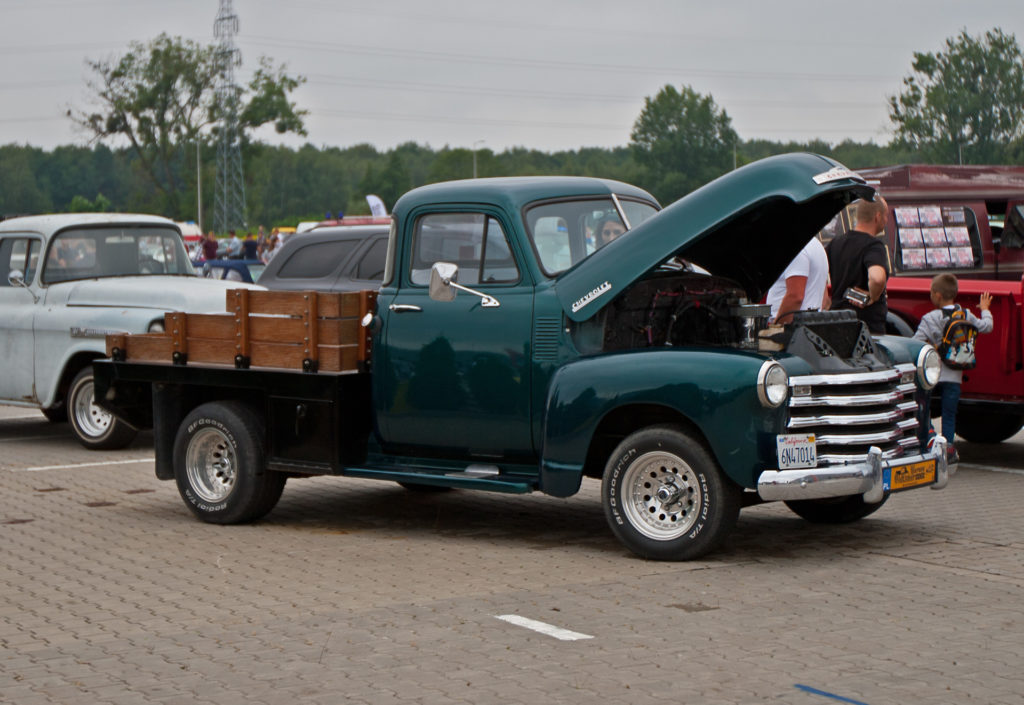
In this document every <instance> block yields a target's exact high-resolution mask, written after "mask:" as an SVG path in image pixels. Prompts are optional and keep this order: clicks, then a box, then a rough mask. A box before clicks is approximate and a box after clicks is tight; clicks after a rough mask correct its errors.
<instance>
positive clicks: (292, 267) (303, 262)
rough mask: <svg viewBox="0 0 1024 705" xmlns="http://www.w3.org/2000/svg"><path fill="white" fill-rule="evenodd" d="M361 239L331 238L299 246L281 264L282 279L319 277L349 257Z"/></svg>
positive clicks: (279, 273)
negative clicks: (326, 240)
mask: <svg viewBox="0 0 1024 705" xmlns="http://www.w3.org/2000/svg"><path fill="white" fill-rule="evenodd" d="M358 244H359V240H331V241H328V242H316V243H313V244H311V245H305V246H303V247H299V248H297V249H296V250H295V252H293V253H292V254H291V256H290V257H288V259H287V260H286V261H285V262H284V264H282V265H281V269H279V270H278V272H277V276H278V277H280V278H281V279H319V278H321V277H326V276H327V275H328V274H330V273H331V272H333V271H334V270H335V269H337V267H338V265H339V264H340V263H341V262H343V261H345V260H346V259H348V257H349V255H351V254H352V250H354V249H355V248H356V245H358Z"/></svg>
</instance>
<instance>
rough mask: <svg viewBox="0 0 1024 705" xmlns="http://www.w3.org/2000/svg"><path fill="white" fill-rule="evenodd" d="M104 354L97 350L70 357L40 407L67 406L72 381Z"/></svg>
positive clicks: (74, 354) (78, 352) (41, 400)
mask: <svg viewBox="0 0 1024 705" xmlns="http://www.w3.org/2000/svg"><path fill="white" fill-rule="evenodd" d="M102 357H103V354H102V353H100V352H97V351H95V350H78V351H76V352H74V353H72V354H71V356H70V357H68V359H67V361H66V362H65V363H64V365H63V367H62V368H61V372H60V375H58V377H57V384H56V385H54V387H53V389H51V390H50V393H49V394H48V395H47V398H45V399H40V400H39V402H40V406H42V407H43V408H46V409H49V408H51V407H54V406H58V405H60V404H65V403H66V402H67V398H68V389H69V388H70V387H71V380H73V379H74V378H75V375H77V374H78V373H79V372H81V371H82V368H84V367H87V366H88V365H91V364H92V362H93V360H98V359H100V358H102Z"/></svg>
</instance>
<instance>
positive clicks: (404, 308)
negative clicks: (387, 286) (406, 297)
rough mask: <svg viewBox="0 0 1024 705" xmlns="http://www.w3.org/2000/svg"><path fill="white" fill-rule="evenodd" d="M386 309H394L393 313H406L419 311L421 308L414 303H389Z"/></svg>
mask: <svg viewBox="0 0 1024 705" xmlns="http://www.w3.org/2000/svg"><path fill="white" fill-rule="evenodd" d="M388 310H389V311H394V312H395V313H407V312H413V311H416V312H419V311H422V310H423V309H422V308H420V307H419V306H416V305H415V304H391V305H390V306H388Z"/></svg>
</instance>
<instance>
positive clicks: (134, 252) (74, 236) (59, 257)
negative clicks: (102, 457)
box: [43, 225, 194, 284]
mask: <svg viewBox="0 0 1024 705" xmlns="http://www.w3.org/2000/svg"><path fill="white" fill-rule="evenodd" d="M153 274H187V275H193V274H194V272H193V270H192V264H191V263H190V262H189V261H188V257H187V255H186V254H185V245H184V243H183V242H182V240H181V235H179V234H178V232H177V231H175V230H171V229H168V228H160V227H143V226H138V225H126V226H107V227H103V228H83V229H71V230H65V231H63V232H61V233H59V234H58V235H57V236H56V237H54V238H53V240H51V241H50V249H49V251H48V253H47V255H46V262H45V265H44V267H43V282H45V283H47V284H54V283H57V282H65V281H71V280H74V279H93V278H96V277H123V276H146V275H153Z"/></svg>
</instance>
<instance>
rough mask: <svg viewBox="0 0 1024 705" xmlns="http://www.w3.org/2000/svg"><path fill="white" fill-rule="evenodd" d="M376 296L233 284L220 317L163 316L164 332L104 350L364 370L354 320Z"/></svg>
mask: <svg viewBox="0 0 1024 705" xmlns="http://www.w3.org/2000/svg"><path fill="white" fill-rule="evenodd" d="M376 298H377V292H375V291H358V292H330V293H328V292H315V291H257V290H249V289H232V290H230V291H228V292H227V293H226V301H225V312H224V313H223V314H200V313H182V312H171V313H167V314H165V316H164V332H162V333H146V334H141V335H128V334H114V335H108V336H107V355H108V356H109V357H111V358H112V359H114V360H116V361H119V362H124V361H129V362H162V363H168V364H175V365H191V364H210V365H231V366H233V367H236V368H240V369H247V368H250V367H255V368H273V369H290V370H301V371H304V372H337V373H347V372H360V371H365V370H366V367H367V364H368V362H369V359H370V350H371V337H370V335H369V332H368V329H366V328H363V327H362V326H361V325H360V320H361V319H362V318H363V316H365V315H366V314H367V313H370V312H372V311H373V310H374V304H375V302H376Z"/></svg>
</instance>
